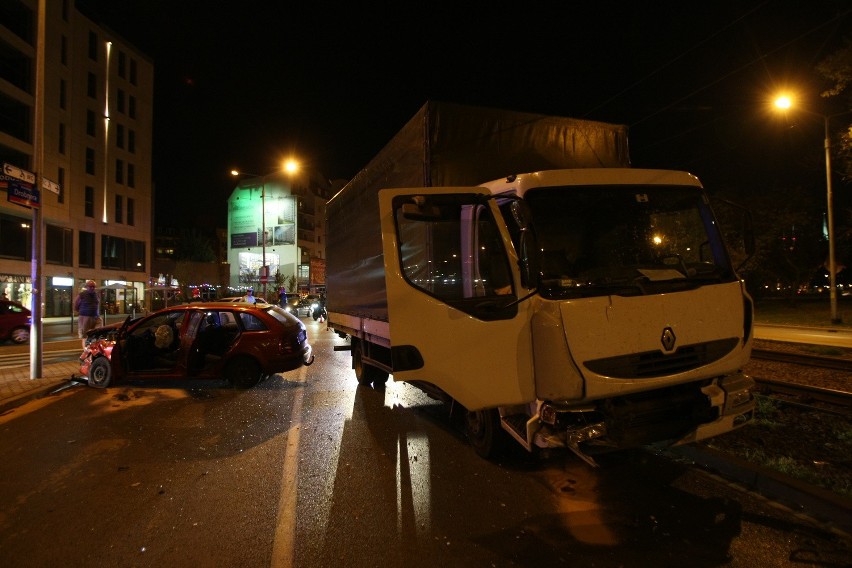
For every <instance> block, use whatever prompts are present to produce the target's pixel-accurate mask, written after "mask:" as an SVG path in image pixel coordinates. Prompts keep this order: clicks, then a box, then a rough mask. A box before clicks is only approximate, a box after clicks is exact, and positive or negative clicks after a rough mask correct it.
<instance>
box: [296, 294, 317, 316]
mask: <svg viewBox="0 0 852 568" xmlns="http://www.w3.org/2000/svg"><path fill="white" fill-rule="evenodd" d="M317 303H319V296H318V295H317V294H308V295H307V296H305V297H303V298H302V299H301V300H300V301H299V312H300V313H301V312H304V313H305V315H306V316H309V315H311V312H312V311H313V309H314V304H317Z"/></svg>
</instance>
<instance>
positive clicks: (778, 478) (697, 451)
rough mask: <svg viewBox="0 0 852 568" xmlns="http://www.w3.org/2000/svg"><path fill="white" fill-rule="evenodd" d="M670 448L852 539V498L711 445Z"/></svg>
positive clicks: (703, 466)
mask: <svg viewBox="0 0 852 568" xmlns="http://www.w3.org/2000/svg"><path fill="white" fill-rule="evenodd" d="M669 450H670V451H671V452H672V453H675V454H678V455H680V456H681V457H683V458H685V459H688V460H690V461H692V462H693V463H695V464H696V465H698V466H700V467H702V468H704V469H705V470H709V471H711V472H714V473H716V474H718V475H719V476H721V477H723V478H725V479H728V480H733V481H736V482H737V483H739V484H741V485H743V486H744V487H745V488H747V489H749V490H752V491H755V492H756V493H759V494H760V495H763V496H764V497H767V498H769V499H772V500H775V501H778V502H780V503H783V504H784V505H785V506H787V507H789V508H790V509H791V510H792V511H795V512H801V513H804V514H806V515H811V516H813V517H814V518H815V519H818V520H820V521H823V522H827V523H829V524H830V525H832V527H833V528H834V529H836V531H837V532H838V533H839V534H841V535H842V536H843V537H845V538H847V539H849V538H852V501H850V500H849V499H844V498H843V497H841V496H839V495H837V494H836V493H833V492H831V491H828V490H826V489H822V488H821V487H814V486H812V485H808V484H806V483H803V482H801V481H799V480H798V479H793V478H792V477H788V476H785V475H781V474H779V473H777V472H774V471H771V470H768V469H766V468H764V467H761V466H758V465H755V464H752V463H749V462H747V461H745V460H742V459H740V458H738V457H736V456H731V455H728V454H724V453H722V452H719V451H717V450H714V449H712V448H706V447H696V446H689V445H686V446H678V447H675V448H669Z"/></svg>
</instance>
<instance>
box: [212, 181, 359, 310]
mask: <svg viewBox="0 0 852 568" xmlns="http://www.w3.org/2000/svg"><path fill="white" fill-rule="evenodd" d="M342 186H343V182H342V181H340V180H338V181H337V182H330V181H328V180H325V179H323V178H322V176H320V175H318V174H317V173H316V172H308V173H300V174H295V175H285V174H279V173H274V174H271V175H268V176H264V177H250V178H247V179H243V180H241V181H240V182H239V183H238V184H237V186H236V187H235V188H234V190H233V191H232V192H231V196H230V197H229V199H228V234H227V249H228V252H227V258H228V262H229V264H230V269H231V275H230V287H231V288H232V289H233V290H234V291H240V292H241V291H242V290H245V289H246V288H249V287H253V288H254V290H255V293H256V294H257V295H260V294H261V293H262V292H259V290H260V291H262V290H263V289H264V284H266V295H267V296H268V298H266V299H267V300H269V301H276V296H277V290H278V287H279V286H284V287H285V288H286V289H287V291H288V292H294V291H296V290H298V291H300V292H303V293H304V292H318V291H322V290H324V289H325V204H326V201H328V199H329V197H330V195H331V194H332V192H333V191H334V190H335V189H334V188H336V189H339V188H340V187H342ZM264 267H265V269H264ZM264 273H266V274H267V276H266V278H265V280H266V282H264Z"/></svg>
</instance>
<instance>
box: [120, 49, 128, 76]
mask: <svg viewBox="0 0 852 568" xmlns="http://www.w3.org/2000/svg"><path fill="white" fill-rule="evenodd" d="M126 73H127V56H126V55H124V52H123V51H119V52H118V76H119V77H121V78H122V79H124V78H125V75H126Z"/></svg>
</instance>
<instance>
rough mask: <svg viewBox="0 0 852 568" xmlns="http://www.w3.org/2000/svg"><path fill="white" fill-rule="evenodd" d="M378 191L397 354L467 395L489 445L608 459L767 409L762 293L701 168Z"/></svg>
mask: <svg viewBox="0 0 852 568" xmlns="http://www.w3.org/2000/svg"><path fill="white" fill-rule="evenodd" d="M379 208H380V218H381V227H382V246H383V252H384V265H385V285H386V288H387V309H388V318H387V319H388V321H387V326H388V329H387V334H388V336H389V337H388V341H387V348H388V354H389V358H390V360H389V361H388V363H389V364H385V365H384V367H385V370H387V371H388V372H391V373H393V378H394V380H397V381H410V382H413V383H414V384H417V385H418V386H421V387H422V388H424V390H427V392H432V393H437V394H439V395H440V396H442V397H444V398H446V399H447V400H452V401H455V402H457V403H459V404H460V405H461V406H463V407H464V409H465V410H466V417H467V423H468V435H469V437H470V438H471V441H472V442H473V444H474V447H476V449H477V451H479V452H480V453H481V454H482V455H485V456H491V455H494V454H495V453H498V452H499V451H500V449H501V447H502V445H503V442H505V441H506V440H507V439H512V438H513V439H514V440H515V441H517V442H519V443H521V444H522V445H523V446H524V447H526V448H527V449H529V450H532V449H534V448H535V447H567V448H570V449H572V450H573V451H575V452H577V453H578V455H581V457H583V458H584V459H587V460H588V461H590V462H592V461H593V460H592V458H591V457H590V454H591V453H594V451H595V450H596V449H619V448H626V447H632V446H636V445H642V444H647V443H655V442H664V443H667V444H680V443H685V442H689V441H695V440H698V439H702V438H707V437H710V436H713V435H717V434H720V433H723V432H726V431H729V430H732V429H734V428H736V427H739V426H741V425H743V424H745V423H746V422H748V420H750V418H751V415H752V412H753V405H754V402H753V398H752V396H751V389H752V388H753V382H752V381H751V379H749V378H748V377H746V376H745V375H743V374H742V373H741V369H742V367H743V365H744V364H745V363H746V361H747V360H748V358H749V355H750V350H751V342H752V303H751V300H750V298H749V297H748V295H747V293H746V291H745V287H744V285H743V283H742V282H741V281H740V280H739V278H738V277H737V275H736V272H735V270H734V268H733V266H732V264H731V261H730V258H729V256H728V253H727V249H726V247H725V244H724V242H723V239H722V235H721V232H720V230H719V228H718V225H717V223H716V220H715V218H714V216H713V213H712V211H711V209H710V207H709V200H708V198H707V196H706V194H705V193H704V191H703V188H702V186H701V183H700V182H699V180H698V179H697V178H695V176H692V175H690V174H688V173H685V172H673V171H664V170H641V169H631V168H588V169H574V170H552V171H540V172H533V173H528V174H519V175H512V176H508V177H505V178H501V179H498V180H494V181H491V182H487V183H483V184H481V185H480V186H477V187H464V188H462V187H449V188H436V187H429V188H423V187H419V188H409V189H384V190H380V191H379ZM501 441H502V442H501Z"/></svg>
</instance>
